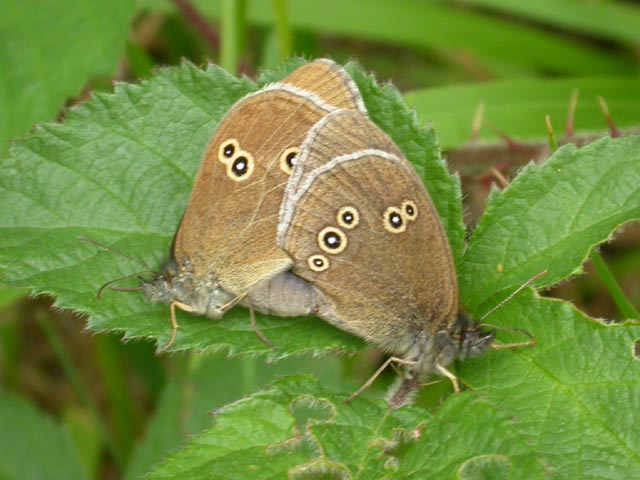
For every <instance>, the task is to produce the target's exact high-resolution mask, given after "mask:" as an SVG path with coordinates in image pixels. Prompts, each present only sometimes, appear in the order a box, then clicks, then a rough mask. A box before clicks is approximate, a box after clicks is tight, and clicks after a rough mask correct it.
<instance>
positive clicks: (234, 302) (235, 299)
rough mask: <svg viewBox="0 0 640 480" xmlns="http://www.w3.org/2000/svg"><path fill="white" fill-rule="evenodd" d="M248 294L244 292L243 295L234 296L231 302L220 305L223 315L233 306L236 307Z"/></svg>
mask: <svg viewBox="0 0 640 480" xmlns="http://www.w3.org/2000/svg"><path fill="white" fill-rule="evenodd" d="M246 296H247V294H246V293H243V294H241V295H238V296H236V297H233V298H232V299H231V300H230V301H229V302H227V303H225V304H224V305H223V306H221V307H220V313H221V315H222V314H224V313H225V312H227V311H228V310H231V309H232V308H233V307H235V306H236V305H237V304H238V303H239V302H240V301H242V299H243V298H244V297H246Z"/></svg>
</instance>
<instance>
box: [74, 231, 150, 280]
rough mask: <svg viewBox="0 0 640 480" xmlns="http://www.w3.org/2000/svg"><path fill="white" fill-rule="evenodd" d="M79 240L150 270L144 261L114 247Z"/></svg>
mask: <svg viewBox="0 0 640 480" xmlns="http://www.w3.org/2000/svg"><path fill="white" fill-rule="evenodd" d="M78 240H82V241H83V242H87V243H91V244H92V245H95V246H96V247H98V248H101V249H102V250H104V251H105V252H109V253H112V254H114V255H118V256H120V257H122V258H126V259H127V260H130V261H132V262H133V263H137V264H138V265H142V266H143V267H144V268H146V269H147V270H150V268H149V266H148V265H147V264H146V263H144V262H143V261H142V260H138V259H137V258H133V257H131V256H129V255H127V254H126V253H122V252H121V251H119V250H116V249H115V248H112V247H110V246H108V245H105V244H104V243H100V242H97V241H96V240H94V239H93V238H89V237H83V236H80V237H78ZM145 273H146V272H145ZM125 278H126V277H125Z"/></svg>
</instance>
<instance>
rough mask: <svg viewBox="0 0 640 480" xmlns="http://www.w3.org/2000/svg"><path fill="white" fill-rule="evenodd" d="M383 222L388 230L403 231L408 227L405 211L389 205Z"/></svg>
mask: <svg viewBox="0 0 640 480" xmlns="http://www.w3.org/2000/svg"><path fill="white" fill-rule="evenodd" d="M382 224H383V225H384V229H385V230H386V231H387V232H391V233H402V232H404V231H405V230H406V229H407V222H405V220H404V212H403V210H401V209H399V208H398V207H389V208H387V209H386V210H385V211H384V214H383V216H382Z"/></svg>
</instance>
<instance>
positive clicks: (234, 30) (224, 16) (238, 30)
mask: <svg viewBox="0 0 640 480" xmlns="http://www.w3.org/2000/svg"><path fill="white" fill-rule="evenodd" d="M245 14H246V1H245V0H222V11H221V16H220V32H221V35H220V65H221V66H222V67H223V68H224V69H225V70H227V71H229V72H231V73H235V74H237V73H238V67H239V64H240V51H241V50H242V40H243V38H244V25H245V21H244V20H245Z"/></svg>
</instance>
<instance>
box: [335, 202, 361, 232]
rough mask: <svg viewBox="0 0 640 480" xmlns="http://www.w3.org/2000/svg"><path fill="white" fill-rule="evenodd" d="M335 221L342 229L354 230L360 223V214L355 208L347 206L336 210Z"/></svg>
mask: <svg viewBox="0 0 640 480" xmlns="http://www.w3.org/2000/svg"><path fill="white" fill-rule="evenodd" d="M336 221H337V222H338V225H340V226H341V227H342V228H346V229H347V230H351V229H352V228H356V227H357V226H358V223H360V212H358V209H357V208H356V207H352V206H351V205H347V206H346V207H342V208H341V209H340V210H338V214H337V215H336Z"/></svg>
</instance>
